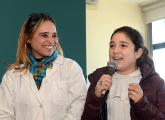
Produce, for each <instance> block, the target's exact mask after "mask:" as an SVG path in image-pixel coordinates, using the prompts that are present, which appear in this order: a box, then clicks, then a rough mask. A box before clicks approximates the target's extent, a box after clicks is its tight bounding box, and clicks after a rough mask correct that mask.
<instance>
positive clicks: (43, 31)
mask: <svg viewBox="0 0 165 120" xmlns="http://www.w3.org/2000/svg"><path fill="white" fill-rule="evenodd" d="M27 42H28V43H29V44H30V46H31V49H32V55H33V57H34V58H36V59H40V58H44V57H47V56H51V55H52V54H53V52H54V50H55V49H56V47H57V44H58V38H57V31H56V26H55V25H54V23H53V22H51V21H48V20H46V21H44V22H43V23H42V24H41V26H40V27H39V28H38V30H37V31H36V32H35V34H34V36H33V38H32V39H29V40H28V41H27Z"/></svg>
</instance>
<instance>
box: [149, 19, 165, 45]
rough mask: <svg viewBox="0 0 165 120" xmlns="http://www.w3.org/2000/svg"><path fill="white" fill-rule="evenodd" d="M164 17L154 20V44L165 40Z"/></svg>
mask: <svg viewBox="0 0 165 120" xmlns="http://www.w3.org/2000/svg"><path fill="white" fill-rule="evenodd" d="M164 28H165V25H164V19H162V20H158V21H155V22H152V44H156V43H162V42H165V29H164Z"/></svg>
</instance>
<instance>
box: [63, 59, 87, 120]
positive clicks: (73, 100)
mask: <svg viewBox="0 0 165 120" xmlns="http://www.w3.org/2000/svg"><path fill="white" fill-rule="evenodd" d="M69 68H70V69H69V71H68V73H69V88H68V92H69V93H68V94H69V110H68V114H67V115H66V117H65V119H64V120H80V118H81V115H82V112H83V109H84V103H85V99H86V94H87V86H86V83H85V79H84V76H83V72H82V69H81V68H80V66H79V65H78V64H77V63H76V62H72V63H71V64H70V65H69Z"/></svg>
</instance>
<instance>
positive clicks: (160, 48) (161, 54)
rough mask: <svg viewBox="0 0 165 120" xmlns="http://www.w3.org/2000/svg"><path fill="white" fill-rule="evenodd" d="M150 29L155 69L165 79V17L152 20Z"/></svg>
mask: <svg viewBox="0 0 165 120" xmlns="http://www.w3.org/2000/svg"><path fill="white" fill-rule="evenodd" d="M150 29H151V30H150V34H151V35H150V36H151V41H150V42H151V44H150V45H152V47H151V48H152V50H153V51H152V50H151V51H152V57H153V61H154V64H155V70H156V72H157V73H158V74H159V75H160V77H162V78H163V79H164V80H165V70H164V67H165V19H162V20H158V21H155V22H152V23H151V24H150Z"/></svg>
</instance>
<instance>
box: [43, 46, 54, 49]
mask: <svg viewBox="0 0 165 120" xmlns="http://www.w3.org/2000/svg"><path fill="white" fill-rule="evenodd" d="M44 48H47V49H52V48H53V46H44Z"/></svg>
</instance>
